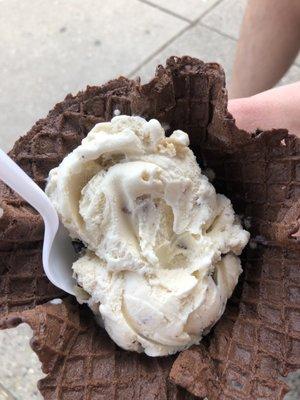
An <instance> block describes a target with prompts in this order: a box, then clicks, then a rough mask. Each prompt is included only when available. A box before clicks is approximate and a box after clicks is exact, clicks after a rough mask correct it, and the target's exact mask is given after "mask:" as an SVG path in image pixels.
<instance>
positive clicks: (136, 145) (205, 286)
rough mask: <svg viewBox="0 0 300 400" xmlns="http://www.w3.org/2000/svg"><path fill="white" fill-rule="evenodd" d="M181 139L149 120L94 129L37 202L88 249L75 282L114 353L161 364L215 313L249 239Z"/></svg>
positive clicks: (118, 120) (121, 120) (123, 119)
mask: <svg viewBox="0 0 300 400" xmlns="http://www.w3.org/2000/svg"><path fill="white" fill-rule="evenodd" d="M188 145H189V138H188V135H187V134H186V133H184V132H182V131H179V130H177V131H174V132H173V134H172V135H171V136H170V137H166V136H165V132H164V129H163V128H162V126H161V125H160V123H159V122H158V121H157V120H150V121H148V122H147V121H146V120H145V119H143V118H140V117H129V116H118V117H115V118H113V119H112V120H111V122H107V123H100V124H97V125H96V126H95V127H94V128H93V129H92V130H91V132H90V133H89V134H88V136H87V137H86V138H85V139H84V140H83V141H82V144H81V145H80V146H79V147H77V148H76V149H75V150H74V151H73V152H72V153H70V154H69V155H68V156H67V157H66V158H65V159H64V160H63V161H62V163H61V164H60V165H59V166H58V167H57V168H55V169H53V170H52V171H51V172H50V175H49V181H48V185H47V187H46V193H47V194H48V196H49V197H50V199H51V200H52V202H53V204H54V206H55V207H56V209H57V211H58V213H59V216H60V218H61V220H62V222H63V224H64V225H65V226H66V227H67V229H68V230H69V232H70V234H71V236H72V237H73V238H77V239H80V240H81V241H82V242H83V243H84V244H85V245H86V247H87V250H86V252H85V254H84V255H82V256H81V257H80V258H79V259H78V260H77V261H76V262H75V263H74V264H73V270H74V275H75V277H76V279H77V281H78V283H79V285H80V286H82V288H83V289H84V290H85V291H86V292H87V293H88V294H89V296H90V297H89V299H88V304H89V305H90V307H91V308H92V309H93V311H94V312H95V313H99V312H100V314H101V317H102V319H103V322H104V326H105V329H106V330H107V332H108V333H109V335H110V336H111V338H112V339H113V340H114V341H115V342H116V343H117V344H118V345H119V346H121V347H123V348H125V349H128V350H134V351H138V352H142V351H144V352H145V353H146V354H148V355H150V356H162V355H167V354H172V353H175V352H177V351H179V350H183V349H185V348H187V347H189V346H191V345H192V344H194V343H198V342H199V341H200V340H201V338H202V336H203V334H205V333H206V332H208V330H209V329H210V328H211V327H212V326H213V325H214V324H215V322H216V321H217V320H218V319H219V318H220V316H221V315H222V313H223V312H224V308H225V305H226V301H227V299H228V298H229V297H230V296H231V294H232V291H233V289H234V287H235V285H236V283H237V281H238V277H239V275H240V273H241V265H240V260H239V257H238V256H239V254H240V253H241V251H242V249H243V248H244V246H245V245H246V243H247V241H248V239H249V234H248V232H246V231H245V230H243V229H242V227H241V224H240V222H239V219H238V218H237V217H236V216H235V214H234V211H233V208H232V205H231V202H230V200H229V199H227V198H226V197H225V196H223V195H220V194H217V193H216V191H215V189H214V187H213V186H212V184H211V183H210V182H209V181H208V179H207V177H206V176H205V175H203V174H201V170H200V168H199V166H198V164H197V162H196V159H195V156H194V154H193V153H192V151H191V150H190V149H189V147H188Z"/></svg>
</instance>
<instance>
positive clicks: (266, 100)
mask: <svg viewBox="0 0 300 400" xmlns="http://www.w3.org/2000/svg"><path fill="white" fill-rule="evenodd" d="M228 109H229V112H230V113H231V114H232V115H233V116H234V118H235V119H236V124H237V126H238V127H240V128H242V129H245V130H247V131H255V130H256V129H257V128H260V129H272V128H286V129H288V130H289V131H290V133H293V134H295V135H297V136H298V137H300V81H298V82H296V83H292V84H291V85H286V86H281V87H278V88H274V89H271V90H267V91H266V92H263V93H259V94H257V95H255V96H251V97H247V98H243V99H235V100H230V101H229V104H228Z"/></svg>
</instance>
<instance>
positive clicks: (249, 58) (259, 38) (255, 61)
mask: <svg viewBox="0 0 300 400" xmlns="http://www.w3.org/2000/svg"><path fill="white" fill-rule="evenodd" d="M299 49H300V1H299V0H249V1H248V4H247V8H246V12H245V15H244V20H243V23H242V28H241V32H240V38H239V42H238V45H237V50H236V55H235V61H234V66H233V74H232V80H231V84H230V86H229V97H230V98H232V99H233V98H241V97H249V96H253V95H254V94H257V93H260V92H262V91H265V90H267V89H270V88H271V87H273V86H274V85H275V84H276V83H277V82H278V81H279V80H280V79H281V78H282V77H283V75H284V74H285V72H286V71H287V70H288V68H289V67H290V66H291V64H292V62H293V60H294V59H295V57H296V55H297V53H298V51H299Z"/></svg>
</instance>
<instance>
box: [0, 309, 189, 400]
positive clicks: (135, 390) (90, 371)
mask: <svg viewBox="0 0 300 400" xmlns="http://www.w3.org/2000/svg"><path fill="white" fill-rule="evenodd" d="M22 322H25V323H27V324H29V325H30V326H31V328H32V329H33V338H32V340H31V346H32V348H33V350H34V351H35V352H36V353H37V355H38V357H39V359H40V361H41V363H42V369H43V372H45V373H46V374H47V376H46V378H44V379H42V380H41V381H40V382H39V384H38V387H39V390H40V392H41V393H42V395H43V396H44V398H45V399H46V400H50V399H62V400H67V399H72V400H77V399H78V400H82V399H89V400H101V399H103V400H104V399H105V400H107V399H115V400H124V399H143V400H153V399H155V400H165V399H170V400H191V399H193V398H194V396H192V395H190V394H189V393H187V392H186V391H185V390H183V389H181V388H180V387H177V386H176V385H173V384H172V383H170V382H168V380H167V376H168V373H169V370H170V367H171V365H172V362H173V358H172V357H167V358H150V357H147V356H145V355H140V354H137V353H130V352H125V351H123V350H121V349H119V348H117V347H116V345H115V344H114V343H113V342H112V340H111V339H110V338H109V337H108V335H107V334H106V333H105V331H103V330H102V329H101V330H100V329H99V327H98V326H96V324H95V322H94V321H93V317H92V315H91V313H90V311H89V310H88V309H85V308H83V309H81V308H79V307H78V305H75V306H74V305H71V304H69V303H67V302H65V303H61V304H49V303H48V304H45V305H42V306H38V307H36V308H35V309H32V310H28V311H24V312H23V313H21V314H20V316H19V317H17V316H12V317H10V318H8V319H6V322H5V327H13V326H16V325H18V324H19V323H22Z"/></svg>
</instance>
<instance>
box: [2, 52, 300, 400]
mask: <svg viewBox="0 0 300 400" xmlns="http://www.w3.org/2000/svg"><path fill="white" fill-rule="evenodd" d="M115 110H119V111H120V112H121V113H122V114H128V115H131V114H135V115H141V116H143V117H146V118H157V119H158V120H159V121H160V122H161V123H164V124H166V126H169V127H170V131H172V130H174V129H182V130H184V131H186V132H188V133H189V135H190V139H191V146H192V148H193V151H194V152H195V154H196V155H197V158H198V161H199V163H200V165H201V166H202V167H204V168H206V167H209V168H211V169H212V170H213V171H214V173H215V180H214V181H213V183H214V185H215V187H216V189H217V191H218V192H221V193H224V194H226V195H227V196H228V197H229V198H230V199H231V200H232V202H233V205H234V208H235V211H236V212H237V213H239V214H240V215H241V217H242V218H243V219H244V221H245V224H246V227H247V228H248V229H249V230H250V232H251V236H252V241H251V243H250V246H249V248H248V249H247V250H246V251H245V252H244V255H243V268H244V275H243V277H242V279H241V282H240V285H239V287H238V288H237V290H236V292H235V296H234V298H233V299H232V300H231V301H230V303H229V304H228V307H227V310H226V313H225V315H224V316H223V317H222V318H221V320H220V322H219V323H218V324H217V326H216V327H215V329H214V330H213V332H211V334H210V335H209V337H207V338H206V339H205V340H204V341H203V343H202V344H201V345H200V346H196V347H193V348H191V349H189V350H187V351H185V352H183V353H181V354H180V355H179V356H178V358H177V359H176V361H175V363H174V365H173V367H172V369H171V373H170V378H171V380H172V382H173V383H175V384H177V385H181V386H182V387H184V388H186V389H187V390H188V391H190V392H191V393H192V394H193V395H195V396H199V397H204V396H207V397H208V398H209V399H210V400H212V399H225V400H229V399H231V400H233V399H235V400H245V399H247V400H248V399H249V400H250V399H261V398H263V399H272V400H273V399H274V400H275V399H282V398H283V396H284V393H285V392H286V391H287V388H286V386H285V384H284V383H282V381H281V380H280V379H279V378H280V375H286V374H287V373H288V372H290V371H292V370H295V369H297V368H299V366H300V365H299V364H300V327H299V317H300V269H299V268H300V265H299V260H300V249H299V227H300V201H299V194H300V167H299V165H300V163H299V159H300V140H299V139H298V140H297V139H296V138H295V137H293V136H290V135H288V132H287V131H286V130H276V131H275V130H274V131H270V132H261V131H257V132H255V133H252V134H249V133H247V132H245V131H241V130H239V129H238V128H237V127H236V126H235V124H234V120H233V118H232V117H231V115H230V114H228V112H227V94H226V90H225V77H224V73H223V71H222V69H221V68H220V66H219V65H217V64H214V63H210V64H205V63H203V62H201V61H199V60H197V59H194V58H190V57H182V58H177V57H171V58H170V59H168V60H167V64H166V67H162V66H159V67H158V68H157V71H156V76H155V78H154V79H153V80H152V81H151V82H150V83H148V84H146V85H141V84H140V82H139V81H138V80H136V81H133V80H128V79H126V78H123V77H121V78H118V79H116V80H114V81H110V82H108V83H107V84H105V85H103V86H100V87H88V88H87V89H86V91H84V92H80V93H78V95H76V96H71V95H69V96H67V97H66V99H65V100H64V101H63V102H62V103H59V104H57V105H56V106H55V108H54V109H53V110H52V111H50V113H49V115H48V116H47V118H45V119H44V120H40V121H38V122H37V123H36V125H35V126H34V127H33V128H32V129H31V130H30V131H29V133H28V134H27V135H26V136H24V137H23V138H21V139H20V140H19V141H18V142H17V143H16V144H15V146H14V148H13V150H12V151H11V152H10V155H11V156H12V157H13V158H14V159H15V160H16V161H17V162H18V163H19V165H21V167H22V168H23V169H25V171H26V172H27V173H28V174H29V175H30V176H32V177H33V179H34V180H35V181H36V182H37V183H38V184H39V185H40V186H41V187H42V188H43V187H44V186H45V182H46V178H47V176H48V172H49V170H50V169H51V168H53V167H55V166H56V165H58V164H59V162H60V161H61V160H62V159H63V157H64V156H65V155H66V154H68V153H69V152H70V151H72V149H74V148H75V147H77V146H78V144H79V143H80V141H81V140H82V138H83V137H84V136H85V135H86V134H87V133H88V131H89V130H90V129H91V128H92V127H93V126H94V124H95V123H97V122H102V121H106V120H110V119H111V118H112V116H113V114H114V112H115ZM0 207H1V208H2V209H3V216H2V217H1V218H0V256H1V257H0V259H1V262H0V286H1V288H3V289H2V290H1V291H0V293H1V297H0V307H1V312H2V319H1V321H2V322H1V324H2V327H6V326H11V325H13V324H15V323H20V322H22V321H26V322H28V323H29V324H31V325H32V326H33V327H34V330H35V331H36V332H37V334H36V335H37V337H38V338H39V339H38V343H39V344H40V345H39V346H35V345H34V343H35V340H34V341H33V348H34V349H35V351H37V352H38V353H39V356H40V358H41V360H42V362H43V365H44V367H43V368H44V370H45V372H46V373H48V376H47V378H45V380H43V381H42V383H41V384H40V390H41V391H42V393H43V394H44V396H45V399H47V400H48V399H49V400H50V399H70V398H74V399H76V398H78V399H79V398H80V399H84V400H90V399H101V398H112V399H118V398H120V399H121V398H122V399H127V398H128V399H175V398H176V399H177V398H193V397H184V396H189V395H187V394H186V393H185V392H180V391H178V390H177V389H176V386H175V385H173V386H170V384H169V383H167V378H166V375H167V372H166V373H165V372H163V373H162V372H161V371H168V370H169V368H170V367H171V364H172V363H173V360H174V359H173V358H166V359H164V361H161V360H160V359H156V360H151V361H150V360H149V359H147V358H144V357H142V356H137V355H135V354H132V353H127V352H125V351H122V350H120V349H117V348H116V347H114V346H113V345H112V344H110V345H109V346H110V347H109V348H110V349H111V350H109V351H110V352H111V353H110V354H111V360H112V359H113V360H114V361H111V360H110V361H109V360H108V359H106V358H105V356H104V353H105V352H104V353H103V351H102V350H101V349H102V347H103V348H104V347H105V346H107V345H106V343H109V339H108V337H107V335H106V334H105V333H104V332H102V331H101V329H99V328H97V330H95V328H93V329H90V328H89V329H86V331H85V334H84V335H85V336H84V335H83V336H84V337H85V342H84V343H85V347H86V352H85V355H84V357H82V358H80V357H79V358H78V360H79V361H78V364H76V357H73V353H72V351H73V350H72V349H71V345H72V343H73V342H72V340H71V339H70V335H71V334H70V333H69V331H70V329H71V327H72V326H73V330H76V329H77V333H78V332H80V329H81V328H80V324H81V322H80V323H79V322H78V321H81V320H82V318H83V316H82V314H81V311H80V309H79V306H78V305H77V306H74V307H75V308H73V310H74V311H72V312H71V311H70V309H69V308H68V307H69V306H67V305H64V304H63V305H58V306H53V305H43V306H40V307H36V305H37V304H39V303H43V302H45V301H47V300H49V299H51V298H54V297H57V296H59V295H61V293H59V291H58V290H57V289H55V288H54V287H53V286H52V285H51V284H50V283H47V281H46V279H45V277H44V275H43V272H42V264H41V240H42V236H43V224H42V220H41V218H40V216H39V215H38V214H37V213H36V212H35V211H34V210H32V209H31V208H30V207H29V206H28V205H27V204H26V203H25V202H23V201H22V200H21V199H20V198H19V197H18V196H16V195H15V194H14V193H12V192H11V191H10V190H9V189H8V188H7V187H6V186H5V185H3V184H1V186H0ZM249 226H250V228H249ZM5 257H6V258H5ZM16 277H17V278H19V280H18V284H17V285H15V284H14V279H15V278H16ZM40 282H44V283H45V284H44V286H43V284H41V283H40ZM39 287H41V288H42V290H41V291H40V290H39ZM24 288H26V290H25V289H24ZM25 293H26V296H25V295H24V294H25ZM16 299H17V300H16ZM30 309H31V310H30ZM22 310H23V311H22ZM53 315H55V318H52V317H51V316H53ZM75 315H77V316H76V318H75ZM73 317H74V318H75V319H76V321H77V322H74V319H73ZM90 318H91V316H90V314H87V316H86V318H84V319H87V321H86V322H85V323H87V324H88V326H91V325H90V324H92V322H91V320H90ZM66 321H73V322H66ZM74 326H77V328H75V327H74ZM93 326H94V325H93ZM58 327H60V328H58ZM83 329H84V328H83ZM52 332H53V337H52V336H51V335H52ZM57 332H59V333H57ZM68 335H69V336H68ZM71 336H72V335H71ZM75 337H77V336H76V334H75V333H74V334H73V336H72V338H73V341H74V342H75V341H76V340H77V339H75ZM53 338H54V339H53ZM57 338H59V340H57ZM89 341H90V342H89ZM54 342H55V343H54ZM56 342H58V344H57V345H58V346H59V343H65V345H66V344H67V343H70V344H69V346H70V352H69V353H64V354H62V353H61V350H59V351H58V349H57V348H56V347H53V346H54V345H55V344H56ZM41 343H42V344H41ZM88 343H97V346H98V350H97V349H95V346H94V345H92V344H88ZM62 346H63V345H62ZM89 346H94V347H93V348H94V350H93V351H94V352H93V351H92V350H91V348H92V347H89ZM75 348H76V346H75ZM105 348H106V347H105ZM71 350H72V351H71ZM98 351H99V352H100V356H99V357H98V359H99V360H102V361H101V362H100V361H99V363H98V364H97V368H96V369H93V368H92V369H89V368H85V367H82V365H84V366H85V365H87V364H86V363H88V362H89V361H86V360H93V359H94V358H95V357H96V354H98V355H99V353H97V352H98ZM71 354H72V356H71ZM74 354H75V355H76V352H75V353H74ZM112 355H113V356H112ZM122 357H123V358H122ZM120 358H122V359H124V360H125V361H124V363H123V361H122V362H120V364H118V361H116V360H119V359H120ZM51 360H52V361H51ZM55 360H56V361H55ZM58 360H61V361H60V362H61V363H62V364H59V365H61V366H60V367H58V364H55V363H56V362H58ZM68 360H69V361H70V362H68ZM74 360H75V361H74ZM146 360H147V361H146ZM91 362H92V361H91ZM161 362H162V363H165V364H164V365H165V367H164V368H163V370H162V369H160V368H162V367H161V366H160V367H158V365H161V364H160V363H161ZM109 363H112V367H111V368H110V369H111V370H112V371H113V372H112V374H113V377H111V376H110V377H108V378H105V379H107V380H106V381H105V379H104V380H102V378H101V379H100V378H99V379H100V380H99V381H93V379H92V378H91V375H90V373H91V372H90V371H97V373H98V374H100V376H102V374H104V375H105V374H106V373H109V372H105V371H108V369H107V367H106V365H110V364H109ZM145 363H148V364H149V365H150V364H151V365H154V367H149V370H148V371H149V375H148V377H147V379H146V381H145V380H144V383H143V384H142V386H139V385H140V380H141V379H142V378H141V376H143V373H142V372H140V371H143V370H144V368H145ZM54 365H55V367H54ZM118 365H123V367H122V368H124V371H125V372H124V374H125V375H126V372H128V371H127V370H132V376H133V377H134V378H133V379H134V381H135V385H137V386H138V387H145V388H147V389H146V390H145V392H142V389H140V390H137V391H133V392H130V390H129V389H128V388H129V387H130V385H129V386H126V385H125V387H126V388H127V389H128V391H127V392H126V394H125V392H124V394H122V396H123V397H120V396H119V394H118V391H119V388H121V387H123V386H122V385H123V383H124V382H123V381H122V380H121V375H120V374H119V373H118V372H117V370H118V368H119V367H118ZM158 370H159V371H160V372H159V373H158ZM76 371H81V372H80V373H79V372H78V373H79V375H78V376H80V378H78V379H77V378H76V376H77V375H76V374H77V372H76ZM95 373H96V372H95ZM158 375H159V376H160V378H159V379H160V380H159V379H158ZM66 376H67V377H68V376H69V378H66ZM73 377H74V379H73ZM75 378H76V379H77V382H75V381H76V379H75ZM68 379H69V380H68ZM72 379H73V381H72ZM129 380H130V379H129V378H128V381H129ZM71 381H72V383H68V382H71ZM104 381H105V382H107V384H106V385H104V384H103V382H104ZM63 382H64V383H63ZM95 382H98V383H95ZM101 382H102V383H101ZM118 382H119V383H118ZM145 382H146V383H145ZM150 382H151V383H150ZM94 383H95V384H94ZM47 385H48V386H47ZM51 385H52V386H51ZM56 385H57V389H55V386H56ZM157 387H160V388H161V389H159V390H157ZM127 389H126V390H127ZM55 390H57V392H55ZM110 390H111V391H110ZM72 391H73V392H72ZM77 393H79V394H78V395H77ZM75 395H77V396H78V397H75ZM146 395H147V396H148V397H145V396H146ZM110 396H111V397H110ZM118 396H119V397H118ZM151 396H152V397H151ZM159 396H161V397H159ZM163 396H164V397H163ZM172 396H173V397H172ZM176 396H177V397H176ZM180 396H181V397H180ZM182 396H183V397H182Z"/></svg>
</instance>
